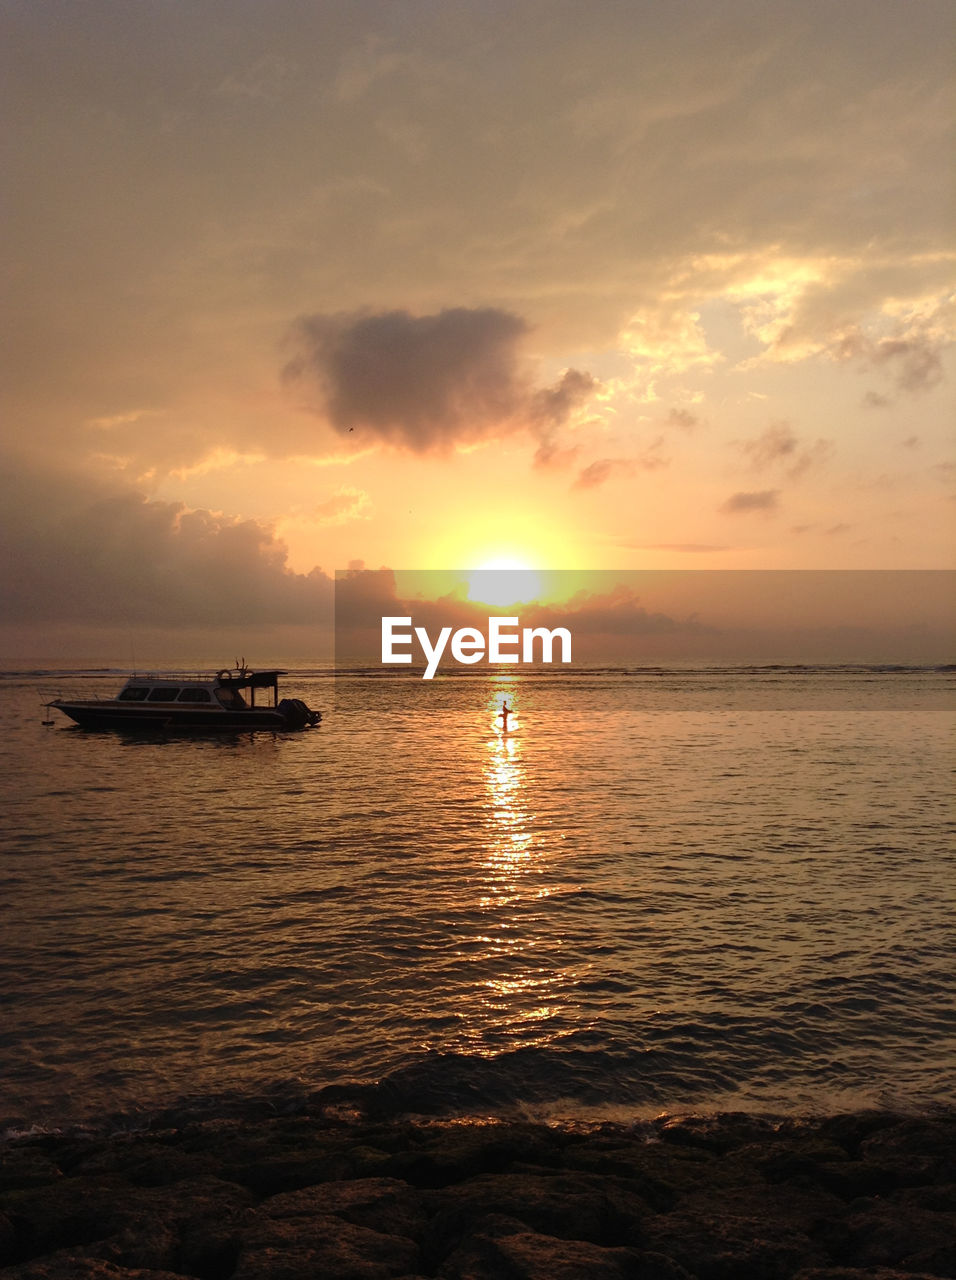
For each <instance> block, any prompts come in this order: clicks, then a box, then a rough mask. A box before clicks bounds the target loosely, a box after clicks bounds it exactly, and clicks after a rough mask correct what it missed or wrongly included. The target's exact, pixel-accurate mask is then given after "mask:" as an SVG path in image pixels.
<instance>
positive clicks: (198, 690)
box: [117, 671, 286, 711]
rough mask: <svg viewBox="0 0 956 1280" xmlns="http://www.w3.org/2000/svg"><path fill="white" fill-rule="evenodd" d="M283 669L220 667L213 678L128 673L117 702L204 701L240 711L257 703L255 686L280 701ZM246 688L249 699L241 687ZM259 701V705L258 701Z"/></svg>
mask: <svg viewBox="0 0 956 1280" xmlns="http://www.w3.org/2000/svg"><path fill="white" fill-rule="evenodd" d="M285 674H286V673H285V672H284V671H234V672H233V671H220V672H219V674H218V675H217V676H216V678H215V679H214V680H211V679H209V678H208V677H206V678H202V677H199V678H197V677H195V676H193V677H189V676H183V677H181V678H177V677H175V676H131V677H130V678H129V680H127V682H126V684H125V685H124V686H123V688H122V689H121V690H120V692H119V694H118V695H117V701H118V702H163V703H171V702H175V703H179V704H182V703H190V704H191V705H193V706H196V705H199V704H202V703H206V704H209V705H212V706H219V707H225V708H226V710H227V711H243V710H245V709H246V708H247V707H254V706H255V705H256V690H257V689H267V690H268V689H271V690H272V699H271V701H267V702H266V703H265V705H266V706H272V707H275V706H277V705H278V701H279V676H283V675H285ZM242 689H248V690H249V701H248V702H247V701H246V699H245V698H244V697H243V695H242V693H241V690H242ZM260 705H262V704H261V703H260Z"/></svg>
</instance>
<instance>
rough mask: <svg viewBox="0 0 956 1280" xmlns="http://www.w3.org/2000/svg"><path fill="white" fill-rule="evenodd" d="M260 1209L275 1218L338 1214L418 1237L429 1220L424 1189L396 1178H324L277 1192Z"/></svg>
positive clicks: (392, 1232) (368, 1225) (387, 1231)
mask: <svg viewBox="0 0 956 1280" xmlns="http://www.w3.org/2000/svg"><path fill="white" fill-rule="evenodd" d="M259 1212H260V1214H264V1215H267V1216H268V1217H269V1218H270V1219H271V1220H273V1221H275V1220H279V1219H284V1218H288V1219H302V1218H307V1217H310V1216H311V1217H329V1216H334V1217H338V1218H342V1219H343V1220H344V1221H346V1222H351V1223H352V1225H353V1226H357V1227H366V1228H368V1229H370V1230H374V1231H380V1232H384V1233H385V1234H387V1235H394V1236H403V1237H405V1238H406V1239H408V1240H414V1241H420V1240H421V1239H422V1236H423V1235H424V1232H425V1224H426V1215H425V1209H424V1206H423V1204H422V1201H421V1195H420V1193H419V1192H418V1191H416V1190H414V1189H413V1188H411V1187H409V1186H408V1184H407V1183H404V1182H400V1181H399V1180H398V1179H396V1178H361V1179H356V1180H353V1181H349V1182H324V1183H321V1184H320V1185H319V1186H316V1187H305V1188H303V1189H302V1190H300V1191H289V1192H286V1193H285V1194H284V1195H278V1196H273V1197H272V1198H271V1199H269V1200H266V1201H265V1202H264V1204H263V1205H262V1206H261V1209H260V1211H259Z"/></svg>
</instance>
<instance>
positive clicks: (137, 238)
mask: <svg viewBox="0 0 956 1280" xmlns="http://www.w3.org/2000/svg"><path fill="white" fill-rule="evenodd" d="M0 17H2V29H3V38H2V41H0V45H2V50H3V52H2V54H0V57H2V60H3V64H4V65H3V67H2V68H0V70H2V81H3V90H2V92H3V97H4V104H3V106H4V109H3V119H4V126H3V138H4V142H3V147H4V150H3V156H4V159H3V172H4V174H5V179H6V181H5V187H6V189H7V196H6V199H5V203H4V210H3V223H4V225H3V244H4V252H3V258H4V289H3V298H4V302H3V310H4V313H5V321H6V323H5V326H4V328H5V331H6V337H5V341H4V352H5V354H4V357H3V359H4V366H5V367H4V369H3V376H2V396H3V404H2V415H3V416H2V428H0V429H2V436H3V441H2V455H3V456H2V460H3V473H4V475H5V477H6V479H5V482H4V488H5V491H6V498H5V501H4V504H3V506H4V515H3V516H2V518H0V520H2V527H0V540H2V547H0V608H2V612H0V664H6V665H10V664H11V663H12V664H23V663H25V662H27V663H41V664H42V663H53V662H80V661H82V662H91V663H94V664H96V665H99V664H100V662H102V663H103V664H108V663H112V662H115V661H118V660H120V659H122V660H125V661H128V659H129V656H130V650H131V649H132V648H133V647H134V646H139V653H140V655H141V656H148V657H149V658H150V660H152V661H159V660H161V659H164V658H168V659H170V660H172V659H176V660H181V661H185V660H187V659H189V660H195V661H202V662H204V663H211V664H212V665H213V666H219V665H222V661H223V653H224V652H225V656H226V658H230V659H231V656H232V653H233V651H234V648H235V647H237V646H240V645H244V646H246V647H251V648H252V649H253V650H254V651H255V653H256V655H257V660H258V661H260V662H262V663H265V664H267V663H268V662H270V661H273V660H275V659H276V658H277V657H281V658H282V659H284V660H288V658H290V657H295V658H296V659H300V660H308V659H309V658H311V657H315V658H316V659H317V658H319V657H321V656H324V649H323V645H324V643H325V642H324V640H321V641H320V639H319V632H320V631H321V628H322V626H323V625H324V624H325V623H326V622H327V618H328V610H329V601H330V598H331V581H332V578H333V577H334V574H335V572H336V570H344V569H346V568H348V567H349V566H353V567H354V566H358V565H364V566H366V567H368V568H371V569H379V568H382V567H388V568H391V569H401V568H408V569H428V570H441V569H446V568H465V569H470V568H474V567H476V566H481V565H486V564H489V563H496V562H502V561H504V562H507V563H510V564H515V565H522V566H529V567H532V568H535V569H545V570H548V569H574V570H595V571H601V572H602V573H606V572H609V571H617V570H620V571H643V570H652V569H653V570H666V571H675V570H693V571H699V570H708V571H712V570H734V571H739V570H818V569H841V570H861V571H862V570H866V571H874V570H900V569H906V570H914V569H920V570H929V569H936V570H939V569H945V568H952V567H953V551H954V545H956V539H954V532H956V505H954V500H956V450H954V448H953V423H954V419H956V414H954V400H953V385H954V372H956V360H954V353H953V336H954V329H956V319H954V316H956V306H954V262H956V216H954V215H956V200H954V166H953V160H952V157H953V155H954V154H956V149H954V145H953V137H952V133H953V120H954V115H956V111H954V101H953V99H954V81H953V77H952V67H953V59H954V53H956V10H954V8H953V6H952V4H951V3H949V0H940V2H937V0H910V2H909V3H905V4H904V3H901V2H900V0H892V2H890V0H841V3H839V4H833V3H832V0H826V2H825V3H818V2H817V0H799V2H797V3H790V2H787V0H761V2H760V3H751V2H750V0H706V3H704V2H700V3H697V2H695V0H686V2H685V0H676V2H675V3H672V4H661V3H659V2H658V0H626V2H624V0H592V3H590V4H589V5H587V6H582V5H581V4H579V3H562V2H561V0H551V2H548V3H544V2H541V3H538V2H537V0H511V3H508V4H505V3H498V2H497V0H480V2H479V0H443V2H441V3H439V2H438V0H429V2H427V3H426V2H421V0H408V2H407V3H406V2H404V0H401V2H400V0H347V2H342V3H330V2H329V3H323V2H316V3H305V2H304V0H270V2H269V3H263V2H262V0H254V2H253V0H229V2H228V3H226V2H224V0H209V2H208V3H202V4H194V3H190V4H186V3H179V2H178V0H135V2H134V3H130V0H113V2H106V0H83V3H75V2H72V0H67V2H66V3H64V0H57V2H56V3H50V2H49V0H0ZM881 598H882V597H881ZM653 604H654V602H653V601H644V602H638V607H644V606H645V605H647V607H649V608H653ZM910 604H911V601H910V600H909V598H908V597H907V601H906V607H907V608H909V606H910ZM900 607H902V606H901V605H900V603H899V601H895V600H894V599H892V598H889V599H887V600H886V614H887V617H890V616H891V615H893V613H894V612H896V613H898V612H899V609H900Z"/></svg>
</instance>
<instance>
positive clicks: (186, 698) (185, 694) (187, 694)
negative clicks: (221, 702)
mask: <svg viewBox="0 0 956 1280" xmlns="http://www.w3.org/2000/svg"><path fill="white" fill-rule="evenodd" d="M179 701H180V702H212V698H211V696H210V694H209V690H208V689H184V690H183V691H182V693H181V694H180V695H179Z"/></svg>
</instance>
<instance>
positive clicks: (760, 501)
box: [720, 489, 780, 515]
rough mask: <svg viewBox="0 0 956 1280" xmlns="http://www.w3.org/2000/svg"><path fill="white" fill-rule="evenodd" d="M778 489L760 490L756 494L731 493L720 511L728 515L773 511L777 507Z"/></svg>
mask: <svg viewBox="0 0 956 1280" xmlns="http://www.w3.org/2000/svg"><path fill="white" fill-rule="evenodd" d="M779 496H780V491H779V489H761V490H760V491H759V492H757V493H732V494H731V495H730V497H729V498H728V499H727V501H726V502H724V503H722V504H721V507H720V510H721V511H724V512H727V514H729V515H739V514H745V513H747V512H751V511H775V510H776V508H777V507H778V506H779V501H778V499H779Z"/></svg>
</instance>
